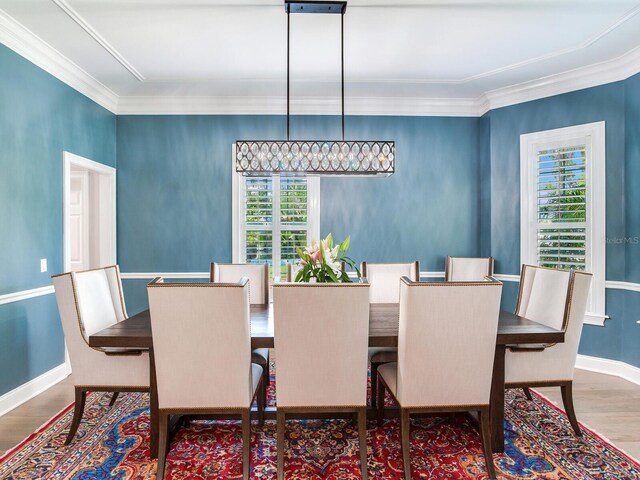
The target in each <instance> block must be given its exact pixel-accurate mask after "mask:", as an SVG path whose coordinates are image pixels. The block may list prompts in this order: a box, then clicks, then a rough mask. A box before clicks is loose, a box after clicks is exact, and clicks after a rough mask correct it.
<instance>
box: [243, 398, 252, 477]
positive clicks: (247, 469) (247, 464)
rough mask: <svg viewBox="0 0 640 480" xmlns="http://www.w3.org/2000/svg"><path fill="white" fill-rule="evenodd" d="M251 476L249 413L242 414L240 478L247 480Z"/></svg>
mask: <svg viewBox="0 0 640 480" xmlns="http://www.w3.org/2000/svg"><path fill="white" fill-rule="evenodd" d="M250 474H251V411H250V410H249V409H247V410H245V411H244V412H242V478H243V479H244V480H249V475H250Z"/></svg>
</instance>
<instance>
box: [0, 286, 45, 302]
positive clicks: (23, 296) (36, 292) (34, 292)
mask: <svg viewBox="0 0 640 480" xmlns="http://www.w3.org/2000/svg"><path fill="white" fill-rule="evenodd" d="M51 293H53V285H47V286H45V287H38V288H32V289H30V290H21V291H19V292H13V293H5V294H3V295H0V305H6V304H7V303H14V302H21V301H22V300H28V299H29V298H36V297H42V296H43V295H49V294H51Z"/></svg>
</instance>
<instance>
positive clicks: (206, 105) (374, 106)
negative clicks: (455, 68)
mask: <svg viewBox="0 0 640 480" xmlns="http://www.w3.org/2000/svg"><path fill="white" fill-rule="evenodd" d="M55 1H56V4H58V6H60V8H63V9H64V7H63V5H66V6H68V5H67V4H66V2H65V1H64V0H55ZM65 11H66V10H65ZM66 13H67V14H69V15H70V16H72V15H71V14H70V13H69V11H66ZM636 13H637V12H636ZM76 17H77V18H76ZM76 17H73V16H72V18H73V19H74V21H76V23H78V24H79V25H80V26H81V27H83V28H85V27H84V26H83V25H82V24H81V23H79V22H81V21H82V22H84V20H82V18H81V17H79V16H78V15H76ZM84 23H85V24H86V22H84ZM87 25H88V24H87ZM89 28H90V26H89ZM85 30H86V31H87V33H88V34H90V35H91V36H92V37H93V38H96V37H95V36H94V34H95V35H98V34H97V33H96V32H95V31H93V29H91V31H89V30H87V28H85ZM92 31H93V32H94V33H92ZM98 36H99V35H98ZM99 38H102V37H99ZM0 42H1V43H3V44H5V45H6V46H7V47H9V48H10V49H12V50H14V51H15V52H16V53H18V54H19V55H21V56H23V57H25V58H26V59H27V60H29V61H31V62H32V63H34V64H35V65H37V66H39V67H40V68H42V69H43V70H45V71H47V72H48V73H50V74H51V75H53V76H54V77H56V78H58V79H59V80H61V81H63V82H64V83H66V84H67V85H69V86H70V87H72V88H74V89H75V90H77V91H79V92H80V93H82V94H83V95H85V96H87V97H88V98H90V99H91V100H93V101H95V102H96V103H98V104H99V105H101V106H103V107H104V108H106V109H107V110H109V111H111V112H112V113H115V114H117V115H283V114H284V113H285V112H286V98H285V97H215V96H147V97H144V96H118V95H117V94H116V93H114V92H113V91H112V90H110V89H109V88H108V87H106V86H105V85H104V84H102V83H100V82H99V81H98V80H97V79H95V78H94V77H92V76H91V75H90V74H89V73H87V72H86V71H84V70H83V69H82V68H81V67H79V66H78V65H77V64H75V63H74V62H72V61H71V60H70V59H68V58H67V57H65V56H64V55H63V54H62V53H60V52H59V51H57V50H56V49H54V48H53V47H51V46H50V45H48V44H47V43H46V42H45V41H44V40H42V39H41V38H40V37H38V36H37V35H35V34H33V33H32V32H31V31H29V30H28V29H26V28H25V27H23V26H22V25H21V24H20V23H18V22H17V21H16V20H14V19H13V18H12V17H10V16H9V15H7V14H6V12H4V11H3V10H1V9H0ZM105 42H106V41H105ZM99 43H100V44H101V45H102V46H103V48H106V49H107V51H109V53H111V54H112V55H114V52H115V50H114V52H112V51H111V50H109V48H107V46H109V44H108V43H106V45H107V46H105V44H103V43H101V42H99ZM115 54H117V52H115ZM117 55H119V54H117ZM120 57H121V56H120ZM114 58H116V60H118V61H119V62H120V63H121V64H122V65H123V66H124V67H125V68H127V69H128V70H129V71H130V72H131V73H132V74H133V75H134V76H136V78H138V79H139V80H140V78H144V77H142V75H141V74H139V72H137V70H135V69H134V68H133V67H132V66H131V65H130V64H129V63H128V62H127V61H126V60H125V59H124V58H118V57H117V56H115V55H114ZM129 67H131V69H130V68H129ZM132 69H133V70H132ZM134 71H135V72H136V73H137V75H136V73H134ZM639 72H640V47H636V48H634V49H632V50H630V51H629V52H627V53H625V54H623V55H621V56H619V57H617V58H614V59H611V60H607V61H604V62H600V63H596V64H592V65H588V66H585V67H580V68H577V69H573V70H569V71H566V72H562V73H559V74H554V75H550V76H546V77H543V78H539V79H536V80H532V81H528V82H523V83H520V84H516V85H511V86H508V87H504V88H499V89H495V90H491V91H488V92H486V93H484V94H482V95H480V96H479V97H477V98H427V97H413V98H408V97H348V98H346V99H345V101H346V105H345V110H346V112H347V114H348V115H384V116H446V117H479V116H482V115H484V114H485V113H487V112H488V111H490V110H493V109H496V108H502V107H506V106H510V105H515V104H518V103H523V102H528V101H532V100H539V99H542V98H547V97H551V96H554V95H560V94H563V93H568V92H572V91H576V90H582V89H584V88H590V87H596V86H598V85H604V84H607V83H611V82H617V81H621V80H625V79H627V78H629V77H630V76H632V75H635V74H637V73H639ZM291 110H292V111H293V112H294V114H296V115H338V114H339V113H340V98H337V97H336V98H327V97H296V98H292V99H291Z"/></svg>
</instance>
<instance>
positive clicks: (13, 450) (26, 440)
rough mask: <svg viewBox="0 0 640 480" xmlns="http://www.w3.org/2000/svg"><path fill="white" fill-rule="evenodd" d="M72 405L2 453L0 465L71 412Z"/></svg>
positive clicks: (72, 403)
mask: <svg viewBox="0 0 640 480" xmlns="http://www.w3.org/2000/svg"><path fill="white" fill-rule="evenodd" d="M74 404H75V402H71V403H70V404H69V405H67V406H66V407H64V408H63V409H62V410H60V411H59V412H58V413H56V414H55V415H54V416H53V417H51V418H50V419H49V420H47V421H46V422H44V423H43V424H42V425H40V426H39V427H38V428H36V429H35V430H34V431H33V432H31V433H30V434H29V435H27V436H26V437H25V438H24V440H22V441H21V442H20V443H18V444H17V445H16V446H15V447H13V448H10V449H9V450H7V451H6V452H4V455H2V456H1V457H0V464H2V463H4V462H5V461H6V460H7V459H8V458H9V457H11V456H13V455H14V454H15V453H17V452H18V451H19V450H20V449H21V448H23V447H24V446H25V445H26V444H28V443H29V442H30V441H32V440H33V439H34V438H35V437H36V436H37V435H38V434H39V433H40V432H42V431H43V430H46V429H47V428H49V427H50V426H51V425H52V424H53V423H55V422H57V421H58V420H59V419H60V417H62V416H64V415H66V414H67V413H68V412H69V410H71V409H72V408H73V406H74Z"/></svg>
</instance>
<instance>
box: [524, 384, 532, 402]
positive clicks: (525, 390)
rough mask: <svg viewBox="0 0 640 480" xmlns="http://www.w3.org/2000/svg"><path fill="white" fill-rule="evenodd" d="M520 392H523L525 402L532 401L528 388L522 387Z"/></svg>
mask: <svg viewBox="0 0 640 480" xmlns="http://www.w3.org/2000/svg"><path fill="white" fill-rule="evenodd" d="M522 391H523V392H524V396H525V397H527V400H529V401H531V400H533V397H532V396H531V391H530V390H529V387H522Z"/></svg>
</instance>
